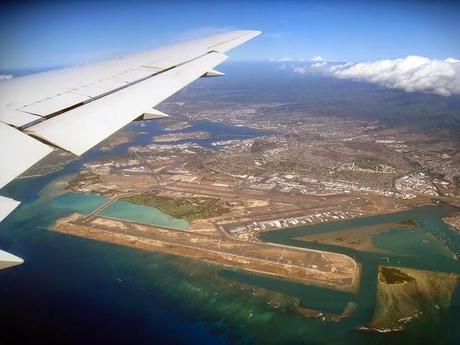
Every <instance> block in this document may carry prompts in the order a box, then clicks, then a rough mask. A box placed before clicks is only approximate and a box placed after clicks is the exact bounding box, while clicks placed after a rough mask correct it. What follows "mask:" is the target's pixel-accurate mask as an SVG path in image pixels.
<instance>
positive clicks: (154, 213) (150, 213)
mask: <svg viewBox="0 0 460 345" xmlns="http://www.w3.org/2000/svg"><path fill="white" fill-rule="evenodd" d="M99 214H100V215H103V216H108V217H114V218H121V219H126V220H132V221H135V222H139V223H144V224H151V225H159V226H164V227H168V228H173V229H178V230H186V229H187V228H188V222H187V221H186V220H185V219H180V218H174V217H171V216H170V215H167V214H165V213H163V212H161V211H160V210H158V209H156V208H153V207H148V206H143V205H136V204H133V203H131V202H128V201H123V200H117V201H115V202H114V203H113V204H111V205H110V206H109V207H107V208H105V209H104V210H103V211H102V212H100V213H99Z"/></svg>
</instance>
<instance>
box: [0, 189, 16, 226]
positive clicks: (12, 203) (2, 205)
mask: <svg viewBox="0 0 460 345" xmlns="http://www.w3.org/2000/svg"><path fill="white" fill-rule="evenodd" d="M19 204H20V202H19V201H17V200H14V199H10V198H6V197H4V196H1V195H0V222H1V221H2V220H3V219H5V218H6V216H8V215H9V214H10V213H11V212H13V211H14V209H15V208H16V207H18V206H19Z"/></svg>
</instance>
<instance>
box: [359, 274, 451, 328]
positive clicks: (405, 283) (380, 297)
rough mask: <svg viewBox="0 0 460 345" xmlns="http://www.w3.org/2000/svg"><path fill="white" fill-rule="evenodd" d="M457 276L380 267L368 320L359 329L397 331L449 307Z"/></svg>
mask: <svg viewBox="0 0 460 345" xmlns="http://www.w3.org/2000/svg"><path fill="white" fill-rule="evenodd" d="M457 281H458V275H457V274H454V273H443V272H433V271H422V270H415V269H409V268H401V267H390V266H380V267H379V272H378V280H377V300H376V307H375V312H374V316H373V318H372V321H371V322H370V324H369V325H368V327H365V328H363V329H365V330H371V331H376V332H384V333H385V332H392V331H401V330H403V329H404V325H405V324H407V323H409V322H411V321H413V320H416V319H418V318H420V317H422V316H423V314H428V313H437V312H439V311H441V310H444V309H446V308H447V307H449V305H450V301H451V297H452V292H453V291H454V289H455V287H456V285H457Z"/></svg>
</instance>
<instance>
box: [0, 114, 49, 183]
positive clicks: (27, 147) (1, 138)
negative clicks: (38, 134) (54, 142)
mask: <svg viewBox="0 0 460 345" xmlns="http://www.w3.org/2000/svg"><path fill="white" fill-rule="evenodd" d="M51 151H53V149H52V148H51V147H49V146H48V145H45V144H43V143H41V142H39V141H38V140H35V139H33V138H31V137H30V136H28V135H26V134H24V133H22V132H20V131H18V130H17V129H14V128H12V127H10V126H8V125H6V124H4V123H2V122H0V172H1V173H0V188H2V187H3V186H4V185H6V184H7V183H8V182H10V181H11V180H13V179H14V178H15V177H17V176H19V175H20V174H22V173H23V172H24V171H26V170H27V169H28V168H30V167H31V166H32V165H34V164H35V163H36V162H38V161H39V160H40V159H42V158H43V157H45V156H46V155H47V154H49V153H50V152H51Z"/></svg>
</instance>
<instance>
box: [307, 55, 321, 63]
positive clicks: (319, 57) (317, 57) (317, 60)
mask: <svg viewBox="0 0 460 345" xmlns="http://www.w3.org/2000/svg"><path fill="white" fill-rule="evenodd" d="M309 60H310V61H312V62H323V61H324V59H323V57H321V56H319V55H318V56H313V57H312V58H310V59H309Z"/></svg>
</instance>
